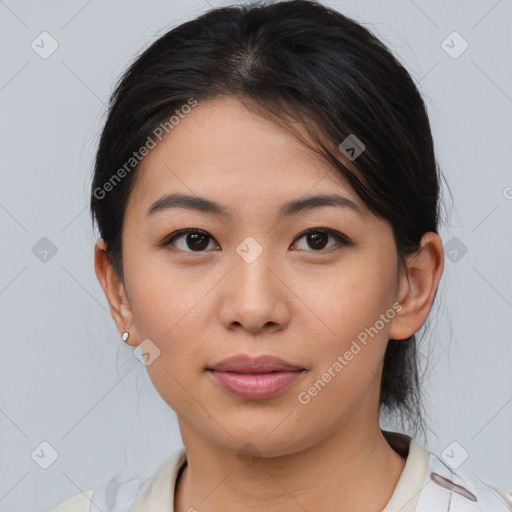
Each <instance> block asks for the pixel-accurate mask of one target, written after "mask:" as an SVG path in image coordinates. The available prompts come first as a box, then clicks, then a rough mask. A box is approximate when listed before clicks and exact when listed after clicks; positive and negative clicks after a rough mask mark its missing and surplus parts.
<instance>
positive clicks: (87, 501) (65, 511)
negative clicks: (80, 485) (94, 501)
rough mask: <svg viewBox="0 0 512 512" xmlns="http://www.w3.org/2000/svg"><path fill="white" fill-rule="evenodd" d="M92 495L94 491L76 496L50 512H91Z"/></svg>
mask: <svg viewBox="0 0 512 512" xmlns="http://www.w3.org/2000/svg"><path fill="white" fill-rule="evenodd" d="M92 494H93V490H92V489H89V490H88V491H84V492H81V493H80V494H75V496H72V497H71V498H69V499H67V500H66V501H63V502H62V503H59V504H58V505H56V506H55V507H54V508H52V509H51V510H50V511H49V512H90V510H91V498H92Z"/></svg>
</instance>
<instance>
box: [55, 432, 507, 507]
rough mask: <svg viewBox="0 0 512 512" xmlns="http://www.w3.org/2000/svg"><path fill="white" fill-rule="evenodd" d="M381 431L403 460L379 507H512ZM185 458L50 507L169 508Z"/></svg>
mask: <svg viewBox="0 0 512 512" xmlns="http://www.w3.org/2000/svg"><path fill="white" fill-rule="evenodd" d="M383 434H384V436H385V437H386V439H387V441H388V442H389V443H390V445H391V446H392V447H393V448H394V449H395V450H396V451H397V452H398V453H400V454H401V455H402V456H403V457H407V459H406V463H405V467H404V469H403V471H402V474H401V475H400V478H399V480H398V483H397V485H396V487H395V490H394V492H393V495H392V496H391V499H390V500H389V502H388V504H387V505H386V507H385V508H384V510H383V511H382V512H510V511H512V496H510V495H506V494H505V493H502V492H501V491H499V490H497V489H496V490H495V489H494V488H491V487H490V486H489V485H487V484H485V483H483V482H480V481H477V480H476V479H473V478H470V477H468V476H465V475H463V474H461V473H456V472H454V471H453V470H452V469H451V468H450V467H449V466H448V465H446V464H445V463H444V462H443V461H441V460H440V459H439V458H437V457H436V456H435V455H433V454H431V453H429V452H427V451H426V450H425V449H424V448H422V447H421V446H420V445H419V444H418V443H417V442H416V441H415V440H413V439H411V438H409V437H408V436H405V435H403V434H398V433H394V432H385V431H383ZM186 462H187V457H186V451H185V448H181V449H180V450H178V451H176V452H175V453H174V454H172V455H171V456H170V457H169V458H168V459H167V460H166V461H165V462H164V463H163V464H161V465H160V467H159V468H158V469H157V471H156V472H155V473H154V474H153V475H152V476H151V477H150V478H149V479H148V480H143V479H142V478H141V477H140V476H138V475H137V474H135V473H134V472H133V471H131V470H129V469H128V468H126V469H125V470H123V471H122V472H120V473H119V474H117V475H116V476H115V477H113V478H112V479H110V480H109V481H106V482H104V483H103V484H102V485H100V486H98V487H97V488H95V489H90V490H87V491H85V492H84V493H80V494H77V495H75V496H73V497H71V498H69V499H68V500H66V501H64V502H62V503H60V504H59V505H57V506H56V507H55V508H53V509H52V510H51V511H49V512H149V511H151V512H170V511H173V510H174V489H175V485H176V479H177V476H178V474H179V472H180V470H181V469H183V467H184V466H185V465H186Z"/></svg>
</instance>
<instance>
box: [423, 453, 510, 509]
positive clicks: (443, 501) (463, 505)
mask: <svg viewBox="0 0 512 512" xmlns="http://www.w3.org/2000/svg"><path fill="white" fill-rule="evenodd" d="M433 510H436V511H438V510H439V512H445V511H446V512H447V511H449V510H450V511H461V512H462V511H467V512H510V511H512V497H511V496H510V495H507V494H506V493H505V492H503V491H500V490H498V489H496V488H494V487H491V486H490V485H488V484H486V483H484V482H482V481H481V480H479V479H478V477H476V476H474V477H473V476H469V475H467V474H465V473H463V472H455V471H454V470H453V469H452V468H450V467H449V466H448V465H447V464H445V463H444V462H443V461H442V460H441V459H439V458H438V457H436V456H435V455H433V454H432V453H430V454H429V462H428V468H427V472H426V475H425V479H424V482H423V485H422V488H421V491H420V494H419V499H418V504H417V508H416V510H415V512H432V511H433Z"/></svg>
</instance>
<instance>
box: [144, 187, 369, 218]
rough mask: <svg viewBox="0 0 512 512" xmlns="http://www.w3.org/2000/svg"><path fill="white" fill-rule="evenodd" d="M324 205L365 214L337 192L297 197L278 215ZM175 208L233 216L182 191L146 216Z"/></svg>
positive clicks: (158, 203) (155, 205) (157, 204)
mask: <svg viewBox="0 0 512 512" xmlns="http://www.w3.org/2000/svg"><path fill="white" fill-rule="evenodd" d="M323 206H334V207H339V208H348V209H351V210H353V211H354V212H356V213H358V214H359V215H362V216H363V215H364V213H363V212H362V210H361V209H360V208H359V206H357V205H356V204H355V203H354V202H353V201H352V200H350V199H348V198H347V197H343V196H339V195H337V194H320V195H316V196H307V197H304V198H300V199H295V200H293V201H288V202H286V203H284V204H282V205H281V207H280V208H279V210H278V217H279V218H280V219H282V218H284V217H287V216H290V215H296V214H298V213H300V212H303V211H309V210H313V209H315V208H320V207H323ZM173 208H185V209H189V210H196V211H199V212H202V213H209V214H212V215H217V216H222V217H226V218H228V219H229V218H231V217H232V214H231V211H230V210H229V209H228V208H226V207H225V206H222V205H220V204H219V203H216V202H215V201H212V200H210V199H206V198H204V197H200V196H195V195H188V194H180V193H174V194H167V195H165V196H163V197H161V198H160V199H157V200H156V201H155V202H154V203H153V204H152V205H151V206H150V207H149V208H148V210H147V212H146V217H147V216H150V215H154V214H155V213H157V212H162V211H167V210H171V209H173Z"/></svg>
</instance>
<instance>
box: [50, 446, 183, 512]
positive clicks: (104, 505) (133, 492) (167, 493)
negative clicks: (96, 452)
mask: <svg viewBox="0 0 512 512" xmlns="http://www.w3.org/2000/svg"><path fill="white" fill-rule="evenodd" d="M185 461H186V452H185V449H184V448H181V449H179V450H178V451H176V452H175V453H173V454H172V455H171V456H170V457H168V458H167V459H166V460H165V461H164V462H163V463H162V464H161V465H160V466H159V467H158V469H157V470H156V471H155V473H154V474H153V475H152V476H151V477H150V478H148V479H144V478H142V477H141V476H140V475H138V474H137V473H136V472H135V471H133V470H132V469H131V468H129V467H124V468H123V469H121V470H120V471H117V473H116V474H115V475H114V476H113V477H112V478H110V479H109V480H106V481H104V482H102V483H101V484H100V485H98V486H97V487H95V488H94V489H90V490H88V491H85V492H83V493H79V494H76V495H74V496H72V497H71V498H69V499H67V500H66V501H64V502H62V503H60V504H58V505H57V506H56V507H54V508H53V509H51V510H50V511H49V512H129V511H136V510H143V511H146V510H157V509H159V508H158V507H159V506H160V505H161V504H165V507H167V508H165V507H160V510H164V509H165V510H172V496H173V490H174V485H175V479H176V474H177V472H178V470H179V468H180V467H181V465H182V464H183V462H185ZM148 504H149V505H151V506H148Z"/></svg>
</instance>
